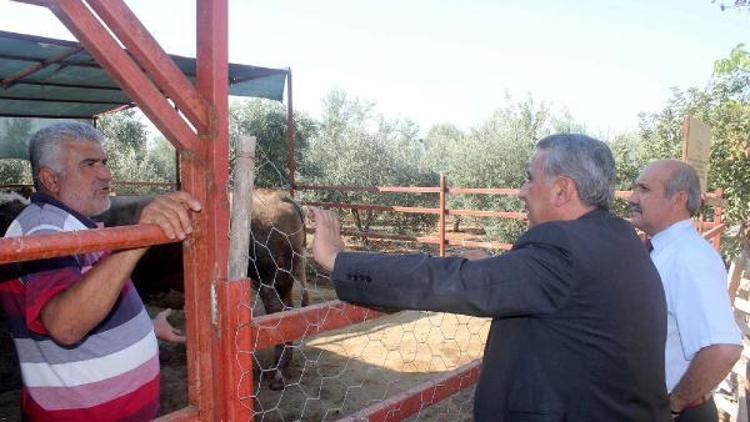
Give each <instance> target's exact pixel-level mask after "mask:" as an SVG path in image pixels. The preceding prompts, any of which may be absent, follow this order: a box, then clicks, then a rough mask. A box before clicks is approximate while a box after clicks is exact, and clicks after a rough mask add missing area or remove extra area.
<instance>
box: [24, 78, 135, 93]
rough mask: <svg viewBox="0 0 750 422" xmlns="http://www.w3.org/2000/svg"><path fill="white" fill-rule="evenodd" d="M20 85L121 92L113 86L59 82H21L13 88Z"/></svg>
mask: <svg viewBox="0 0 750 422" xmlns="http://www.w3.org/2000/svg"><path fill="white" fill-rule="evenodd" d="M20 85H34V86H41V87H48V86H54V87H56V88H77V89H101V90H105V91H117V92H121V91H122V90H121V89H120V88H117V87H113V86H101V85H81V84H66V83H59V82H34V81H21V82H18V83H17V84H15V86H20Z"/></svg>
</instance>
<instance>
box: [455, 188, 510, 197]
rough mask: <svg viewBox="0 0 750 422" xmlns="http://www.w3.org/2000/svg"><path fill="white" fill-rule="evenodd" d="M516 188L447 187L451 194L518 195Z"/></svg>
mask: <svg viewBox="0 0 750 422" xmlns="http://www.w3.org/2000/svg"><path fill="white" fill-rule="evenodd" d="M518 192H519V190H518V189H506V188H448V193H449V194H451V195H507V196H518Z"/></svg>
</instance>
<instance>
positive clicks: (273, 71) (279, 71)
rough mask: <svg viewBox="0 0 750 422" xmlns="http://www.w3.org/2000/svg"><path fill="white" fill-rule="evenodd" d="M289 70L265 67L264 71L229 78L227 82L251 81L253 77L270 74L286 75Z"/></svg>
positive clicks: (263, 76)
mask: <svg viewBox="0 0 750 422" xmlns="http://www.w3.org/2000/svg"><path fill="white" fill-rule="evenodd" d="M288 73H289V72H288V71H287V70H286V69H267V70H266V71H264V72H258V73H256V74H255V75H252V76H245V77H244V78H229V84H230V85H234V84H239V83H242V82H247V81H252V80H255V79H261V78H265V77H266V76H272V75H284V76H286V75H287V74H288Z"/></svg>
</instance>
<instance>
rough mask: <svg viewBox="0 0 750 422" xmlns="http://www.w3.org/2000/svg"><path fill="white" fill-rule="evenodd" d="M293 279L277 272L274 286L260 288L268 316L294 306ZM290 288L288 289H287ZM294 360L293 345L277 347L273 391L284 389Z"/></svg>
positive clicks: (289, 343) (279, 345)
mask: <svg viewBox="0 0 750 422" xmlns="http://www.w3.org/2000/svg"><path fill="white" fill-rule="evenodd" d="M289 279H291V277H289V275H288V274H285V273H284V272H282V271H279V272H277V274H276V277H274V278H272V280H273V281H272V286H273V287H271V286H269V285H262V286H261V287H260V299H261V300H262V301H263V307H264V308H265V310H266V314H267V315H270V314H274V313H277V312H281V311H283V310H284V308H285V307H291V306H292V294H291V283H290V282H289V281H290V280H289ZM287 286H288V288H286V287H287ZM291 360H292V343H291V342H288V343H284V344H278V345H276V346H275V353H274V367H275V368H276V370H275V371H273V379H272V380H271V386H270V387H271V389H272V390H281V389H283V388H284V377H285V376H288V370H289V364H290V363H291Z"/></svg>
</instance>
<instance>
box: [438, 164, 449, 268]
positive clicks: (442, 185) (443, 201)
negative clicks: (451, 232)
mask: <svg viewBox="0 0 750 422" xmlns="http://www.w3.org/2000/svg"><path fill="white" fill-rule="evenodd" d="M446 188H447V182H446V177H445V175H444V174H441V175H440V222H439V223H438V224H439V225H440V256H445V243H446V242H445V214H447V213H446V209H445V206H446V205H445V204H446V198H445V196H446V193H447V189H446Z"/></svg>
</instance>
